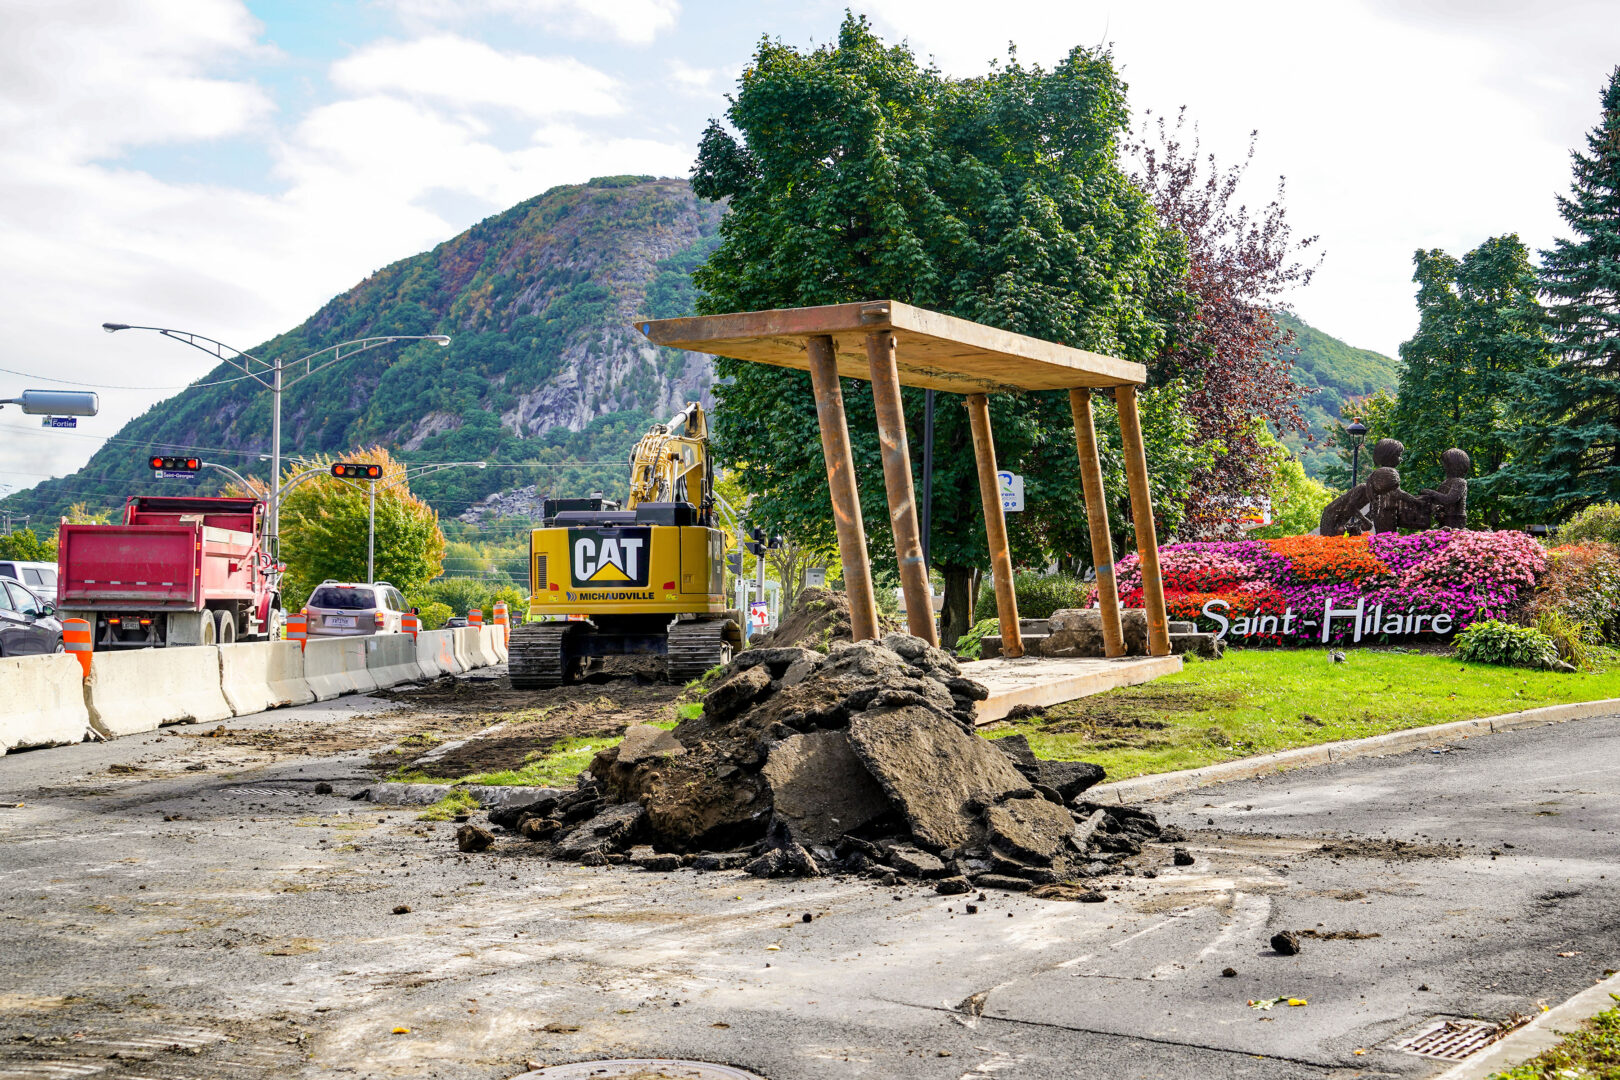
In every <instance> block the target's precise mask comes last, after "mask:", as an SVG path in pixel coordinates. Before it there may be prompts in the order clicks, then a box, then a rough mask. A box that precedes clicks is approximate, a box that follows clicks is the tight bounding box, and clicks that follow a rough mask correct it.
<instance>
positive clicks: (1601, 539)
mask: <svg viewBox="0 0 1620 1080" xmlns="http://www.w3.org/2000/svg"><path fill="white" fill-rule="evenodd" d="M1558 542H1559V543H1561V544H1580V543H1586V542H1596V543H1600V544H1620V503H1612V502H1606V503H1594V504H1593V505H1591V506H1588V507H1587V508H1586V509H1585V510H1582V511H1581V512H1580V513H1578V514H1576V515H1575V516H1574V517H1572V518H1570V519H1569V520H1568V521H1566V522H1564V524H1562V525H1560V526H1559V527H1558Z"/></svg>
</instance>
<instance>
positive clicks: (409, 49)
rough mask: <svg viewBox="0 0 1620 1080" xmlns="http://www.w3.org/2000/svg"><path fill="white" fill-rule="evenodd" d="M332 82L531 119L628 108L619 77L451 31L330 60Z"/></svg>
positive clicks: (386, 43) (352, 88) (608, 113)
mask: <svg viewBox="0 0 1620 1080" xmlns="http://www.w3.org/2000/svg"><path fill="white" fill-rule="evenodd" d="M332 81H333V83H334V84H335V85H337V86H338V87H339V88H340V89H343V90H346V91H348V92H350V93H358V94H372V93H379V92H382V93H395V94H400V95H402V96H406V97H412V98H425V99H429V100H432V101H437V102H443V103H445V104H448V105H451V106H459V107H467V108H476V107H480V106H493V107H497V108H501V109H510V110H512V111H513V112H516V113H520V114H522V115H525V116H531V117H546V116H558V115H562V114H565V113H571V114H574V115H578V116H611V115H614V114H615V113H619V112H622V111H623V109H624V105H623V103H622V102H621V101H620V100H619V91H620V87H619V85H618V83H617V82H616V81H615V80H614V79H612V78H610V77H609V76H607V75H604V74H603V73H602V72H600V71H598V70H596V69H595V68H593V67H590V66H589V65H587V64H582V63H580V62H579V61H578V60H575V59H574V58H572V57H566V56H565V57H540V56H525V55H522V54H520V53H503V52H500V51H498V50H496V49H493V48H491V47H490V46H488V45H485V44H484V43H483V42H481V41H470V40H468V39H467V38H464V37H456V36H454V35H450V34H436V35H434V36H432V37H425V38H418V39H416V40H414V41H381V42H377V43H376V44H372V45H367V46H366V47H365V48H363V49H361V50H359V51H358V52H356V53H354V54H353V55H351V56H348V57H346V58H344V59H343V60H340V61H338V62H337V63H336V64H334V65H333V66H332Z"/></svg>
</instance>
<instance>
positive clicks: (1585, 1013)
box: [1433, 975, 1620, 1080]
mask: <svg viewBox="0 0 1620 1080" xmlns="http://www.w3.org/2000/svg"><path fill="white" fill-rule="evenodd" d="M1611 995H1613V996H1611ZM1617 1004H1620V975H1611V976H1609V977H1608V978H1607V979H1604V980H1603V981H1602V982H1600V983H1598V984H1597V985H1596V986H1589V987H1587V988H1586V989H1585V990H1582V991H1581V992H1580V993H1578V994H1576V995H1575V996H1574V997H1572V998H1570V999H1569V1000H1568V1001H1566V1002H1564V1003H1563V1004H1562V1005H1559V1006H1557V1007H1556V1008H1553V1009H1549V1010H1548V1011H1546V1012H1544V1013H1542V1014H1541V1015H1540V1016H1538V1017H1536V1018H1535V1019H1534V1020H1532V1021H1530V1022H1529V1023H1528V1024H1526V1025H1524V1026H1523V1027H1521V1028H1519V1029H1518V1030H1516V1031H1514V1032H1512V1033H1511V1034H1509V1035H1508V1036H1507V1038H1505V1039H1502V1040H1501V1041H1500V1042H1496V1043H1492V1044H1491V1045H1490V1046H1487V1047H1486V1048H1485V1049H1484V1050H1482V1051H1480V1052H1479V1053H1477V1054H1475V1055H1474V1056H1473V1057H1471V1058H1469V1059H1468V1060H1467V1061H1464V1062H1460V1063H1458V1064H1457V1065H1454V1066H1452V1067H1451V1068H1449V1069H1447V1070H1446V1071H1445V1072H1443V1073H1441V1074H1440V1075H1439V1076H1436V1077H1434V1078H1433V1080H1484V1078H1485V1077H1488V1076H1490V1075H1491V1074H1492V1073H1497V1072H1501V1071H1503V1070H1504V1069H1511V1068H1513V1067H1514V1066H1516V1065H1519V1064H1522V1063H1523V1062H1525V1061H1528V1060H1529V1059H1530V1058H1533V1057H1535V1056H1536V1055H1537V1054H1539V1053H1541V1052H1542V1051H1543V1050H1546V1049H1548V1048H1550V1047H1552V1046H1554V1045H1556V1044H1557V1043H1558V1041H1559V1039H1560V1038H1561V1036H1562V1032H1566V1031H1573V1030H1575V1028H1576V1027H1577V1026H1578V1025H1579V1024H1580V1022H1581V1021H1582V1020H1588V1019H1590V1018H1592V1017H1594V1016H1596V1015H1597V1014H1598V1013H1600V1012H1603V1011H1605V1010H1607V1009H1612V1008H1614V1007H1615V1006H1616V1005H1617Z"/></svg>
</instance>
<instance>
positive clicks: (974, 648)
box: [956, 617, 1001, 660]
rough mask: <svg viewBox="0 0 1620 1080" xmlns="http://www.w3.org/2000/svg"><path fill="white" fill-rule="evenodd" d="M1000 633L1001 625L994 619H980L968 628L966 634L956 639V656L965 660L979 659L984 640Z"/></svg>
mask: <svg viewBox="0 0 1620 1080" xmlns="http://www.w3.org/2000/svg"><path fill="white" fill-rule="evenodd" d="M1000 632H1001V624H1000V623H999V622H997V621H996V619H995V618H993V617H992V618H989V619H980V620H979V621H978V622H976V623H974V624H973V625H972V626H971V627H969V628H968V632H967V633H965V634H963V635H962V636H961V637H959V638H957V639H956V655H958V656H960V657H962V658H964V659H967V660H978V659H980V658H981V656H982V655H983V653H982V649H983V648H984V639H985V638H987V637H990V636H991V635H992V634H999V633H1000Z"/></svg>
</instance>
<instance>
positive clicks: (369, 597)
mask: <svg viewBox="0 0 1620 1080" xmlns="http://www.w3.org/2000/svg"><path fill="white" fill-rule="evenodd" d="M413 610H415V609H413V608H412V607H411V606H410V605H409V604H407V603H406V602H405V597H404V596H403V595H401V593H400V591H399V590H398V589H396V588H394V587H393V586H392V585H390V584H388V582H386V581H378V582H375V583H374V584H371V585H367V584H365V583H364V582H358V583H357V582H352V581H323V582H321V584H320V585H319V586H317V587H316V589H315V591H314V592H312V593H310V594H309V603H307V604H305V605H304V612H305V614H307V615H308V616H309V636H310V637H359V636H362V635H365V634H398V633H400V632H401V631H403V629H404V627H403V626H402V625H401V624H400V617H401V616H402V615H404V614H405V613H406V612H407V611H413Z"/></svg>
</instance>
